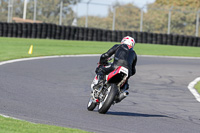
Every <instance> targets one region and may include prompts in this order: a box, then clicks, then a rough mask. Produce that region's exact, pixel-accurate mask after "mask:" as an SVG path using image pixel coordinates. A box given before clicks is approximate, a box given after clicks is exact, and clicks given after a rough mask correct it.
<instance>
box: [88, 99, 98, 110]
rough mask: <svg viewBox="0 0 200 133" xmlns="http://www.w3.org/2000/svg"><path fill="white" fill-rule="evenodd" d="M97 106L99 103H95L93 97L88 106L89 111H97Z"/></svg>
mask: <svg viewBox="0 0 200 133" xmlns="http://www.w3.org/2000/svg"><path fill="white" fill-rule="evenodd" d="M96 106H97V103H96V102H94V101H93V99H92V97H91V98H90V100H89V102H88V105H87V109H88V111H93V110H94V109H95V107H96Z"/></svg>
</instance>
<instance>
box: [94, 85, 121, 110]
mask: <svg viewBox="0 0 200 133" xmlns="http://www.w3.org/2000/svg"><path fill="white" fill-rule="evenodd" d="M117 91H118V88H117V85H116V84H111V86H110V87H109V88H108V90H107V91H106V92H105V97H104V99H102V100H101V101H100V103H99V109H98V112H99V113H101V114H105V113H106V112H107V111H108V110H109V108H110V106H111V105H112V104H113V102H114V100H115V96H116V95H117Z"/></svg>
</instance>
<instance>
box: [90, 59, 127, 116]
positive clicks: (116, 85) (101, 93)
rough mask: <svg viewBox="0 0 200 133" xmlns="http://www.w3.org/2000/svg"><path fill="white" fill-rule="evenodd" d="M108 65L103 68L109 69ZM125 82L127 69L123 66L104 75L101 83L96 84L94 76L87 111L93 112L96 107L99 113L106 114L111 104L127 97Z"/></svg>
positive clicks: (96, 77)
mask: <svg viewBox="0 0 200 133" xmlns="http://www.w3.org/2000/svg"><path fill="white" fill-rule="evenodd" d="M107 63H108V62H107ZM109 65H111V63H108V65H107V66H104V67H109ZM127 80H128V69H127V68H125V67H123V66H118V67H117V68H116V69H115V70H113V71H112V72H110V73H109V74H108V75H106V76H105V77H104V80H103V82H101V83H98V75H96V76H95V78H94V80H93V82H92V84H91V90H92V92H91V97H90V99H89V102H88V105H87V109H88V111H93V110H94V109H95V108H96V106H98V112H99V113H101V114H105V113H107V111H108V110H109V108H110V107H111V105H112V104H113V105H114V104H115V103H119V102H120V101H122V100H123V99H124V98H125V97H126V96H128V94H129V93H128V91H127V90H126V87H127V86H126V84H125V83H126V81H127Z"/></svg>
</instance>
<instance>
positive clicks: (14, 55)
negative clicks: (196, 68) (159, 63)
mask: <svg viewBox="0 0 200 133" xmlns="http://www.w3.org/2000/svg"><path fill="white" fill-rule="evenodd" d="M114 44H116V43H115V42H93V41H67V40H50V39H23V38H3V37H0V61H5V60H11V59H18V58H26V57H36V56H48V55H78V54H102V53H104V52H106V51H107V50H108V49H109V48H111V47H112V46H113V45H114ZM31 45H33V54H31V55H29V54H28V50H29V47H30V46H31ZM135 51H136V53H137V54H138V55H162V56H191V57H200V48H199V47H183V46H169V45H153V44H151V45H150V44H140V43H136V46H135ZM197 88H200V87H199V86H197ZM57 132H59V133H62V132H65V133H67V132H70V133H71V132H75V133H76V132H78V133H82V132H84V131H81V130H78V129H69V128H63V127H56V126H50V125H43V124H33V123H30V122H25V121H19V120H14V119H10V118H4V117H2V116H0V133H57Z"/></svg>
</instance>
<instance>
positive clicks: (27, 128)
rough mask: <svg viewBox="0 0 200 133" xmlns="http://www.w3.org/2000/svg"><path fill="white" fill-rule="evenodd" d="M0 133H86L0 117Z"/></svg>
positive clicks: (84, 132)
mask: <svg viewBox="0 0 200 133" xmlns="http://www.w3.org/2000/svg"><path fill="white" fill-rule="evenodd" d="M0 133H88V132H86V131H82V130H79V129H70V128H64V127H57V126H50V125H44V124H34V123H30V122H26V121H22V120H15V119H11V118H5V117H2V116H0Z"/></svg>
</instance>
